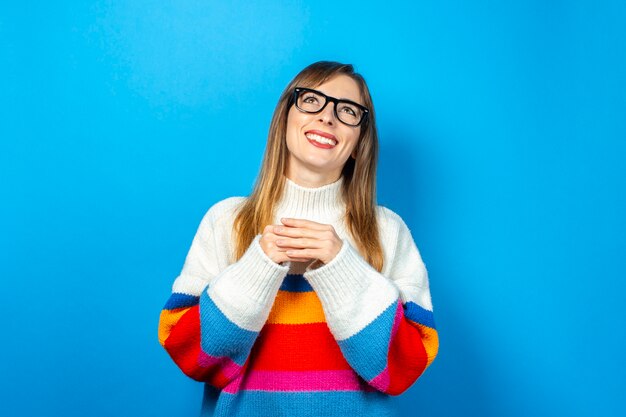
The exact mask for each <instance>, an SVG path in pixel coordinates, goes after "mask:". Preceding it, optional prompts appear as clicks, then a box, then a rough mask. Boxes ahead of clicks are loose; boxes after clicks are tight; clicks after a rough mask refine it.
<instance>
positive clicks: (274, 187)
mask: <svg viewBox="0 0 626 417" xmlns="http://www.w3.org/2000/svg"><path fill="white" fill-rule="evenodd" d="M337 75H347V76H349V77H351V78H352V79H353V80H354V81H356V83H357V84H358V85H359V89H360V92H361V99H362V100H363V104H364V105H365V106H366V107H367V108H368V109H369V115H368V117H367V119H366V120H364V122H363V124H362V125H361V134H360V136H359V140H358V143H357V145H356V148H355V152H354V153H355V154H356V158H352V157H349V158H348V160H347V161H346V164H345V165H344V167H343V171H342V174H341V175H342V176H343V179H344V181H343V186H342V190H341V192H342V195H343V199H344V201H345V202H346V217H345V221H346V225H347V228H348V231H349V232H350V234H351V235H352V238H353V240H354V242H355V244H356V245H357V248H356V249H357V250H358V251H359V253H360V254H361V255H362V256H363V257H364V258H365V260H366V261H367V262H368V263H369V264H370V265H371V266H372V267H373V268H374V269H376V270H377V271H379V272H381V271H382V268H383V251H382V246H381V243H380V237H379V235H378V223H377V221H376V164H377V160H378V133H377V131H376V118H375V114H374V103H373V102H372V98H371V96H370V93H369V89H368V88H367V84H366V83H365V79H364V78H363V77H362V76H361V75H360V74H358V73H356V72H354V68H353V66H352V65H350V64H341V63H339V62H331V61H319V62H315V63H313V64H311V65H309V66H308V67H306V68H304V69H303V70H302V71H300V73H299V74H298V75H296V76H295V78H294V79H293V80H291V82H290V83H289V84H288V85H287V87H286V88H285V90H284V91H283V93H282V94H281V96H280V98H279V100H278V104H277V105H276V109H275V110H274V115H273V117H272V122H271V124H270V129H269V134H268V137H267V145H266V148H265V155H264V156H263V163H262V166H261V171H260V173H259V176H258V177H257V180H256V183H255V186H254V190H253V191H252V193H251V194H250V196H249V197H248V198H247V199H246V200H245V202H244V203H243V204H242V206H241V207H240V208H239V212H238V214H237V217H236V218H235V221H234V231H235V233H234V235H235V242H234V243H235V258H236V260H239V259H240V258H241V257H242V256H243V254H244V253H245V251H246V249H247V248H248V247H249V246H250V243H251V242H252V240H253V239H254V237H255V236H256V235H257V234H261V233H263V229H264V228H265V226H267V225H269V224H271V223H272V221H273V219H274V206H275V205H276V204H277V203H278V201H279V200H280V198H281V196H282V193H283V189H284V186H285V176H284V173H285V172H286V164H287V159H288V156H289V150H288V149H287V142H286V130H287V114H288V112H289V109H290V107H291V105H292V104H293V101H292V97H293V89H294V88H295V87H309V88H315V87H317V86H319V85H321V84H323V83H324V82H325V81H326V80H329V79H331V78H333V77H335V76H337ZM354 153H353V154H354Z"/></svg>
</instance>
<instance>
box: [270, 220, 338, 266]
mask: <svg viewBox="0 0 626 417" xmlns="http://www.w3.org/2000/svg"><path fill="white" fill-rule="evenodd" d="M281 222H282V225H268V226H265V229H264V230H263V234H262V235H261V239H260V240H259V243H260V245H261V248H262V249H263V252H265V254H266V255H267V256H268V257H269V258H270V259H271V260H272V261H274V262H276V263H278V264H279V263H282V262H287V261H292V262H308V261H310V260H316V261H315V262H314V263H313V264H312V265H314V264H316V263H318V262H321V263H323V264H327V263H328V262H330V261H331V260H333V259H334V258H335V256H336V255H337V254H338V253H339V250H340V249H341V246H342V245H343V241H342V240H341V238H340V237H339V236H338V235H337V233H336V232H335V228H334V227H333V226H331V225H329V224H322V223H317V222H314V221H311V220H305V219H292V218H282V219H281ZM317 266H318V267H319V266H321V265H317Z"/></svg>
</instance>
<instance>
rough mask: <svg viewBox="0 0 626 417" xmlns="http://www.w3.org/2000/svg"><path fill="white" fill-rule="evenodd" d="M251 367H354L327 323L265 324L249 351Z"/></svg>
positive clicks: (294, 368) (310, 368)
mask: <svg viewBox="0 0 626 417" xmlns="http://www.w3.org/2000/svg"><path fill="white" fill-rule="evenodd" d="M250 369H251V370H255V371H259V370H269V371H279V370H284V371H309V370H331V369H335V370H336V369H351V368H350V365H349V364H348V362H346V360H345V358H344V357H343V354H342V353H341V350H340V349H339V345H338V344H337V341H336V340H335V338H334V337H333V335H332V334H331V333H330V330H329V329H328V325H327V324H326V323H307V324H273V323H268V324H266V325H265V326H264V327H263V329H262V330H261V332H260V333H259V337H258V338H257V340H256V343H255V344H254V346H253V347H252V352H251V353H250Z"/></svg>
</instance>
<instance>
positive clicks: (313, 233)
mask: <svg viewBox="0 0 626 417" xmlns="http://www.w3.org/2000/svg"><path fill="white" fill-rule="evenodd" d="M319 232H320V230H312V229H308V228H305V227H289V226H274V228H273V229H272V233H274V234H275V235H276V236H277V237H279V238H280V237H282V236H286V237H299V238H311V239H319Z"/></svg>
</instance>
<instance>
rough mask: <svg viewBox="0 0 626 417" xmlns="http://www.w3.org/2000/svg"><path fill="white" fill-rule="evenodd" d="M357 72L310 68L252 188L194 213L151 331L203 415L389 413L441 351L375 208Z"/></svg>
mask: <svg viewBox="0 0 626 417" xmlns="http://www.w3.org/2000/svg"><path fill="white" fill-rule="evenodd" d="M377 153H378V138H377V132H376V123H375V118H374V106H373V103H372V99H371V97H370V94H369V90H368V88H367V85H366V84H365V80H364V79H363V77H362V76H361V75H359V74H358V73H355V72H354V70H353V67H352V66H351V65H346V64H340V63H337V62H327V61H322V62H316V63H314V64H312V65H310V66H308V67H307V68H305V69H304V70H302V71H301V72H300V73H299V74H298V75H297V76H296V77H295V78H294V79H293V80H292V81H291V82H290V83H289V85H288V86H287V88H286V89H285V91H284V92H283V93H282V95H281V97H280V99H279V101H278V105H277V107H276V110H275V112H274V116H273V118H272V123H271V126H270V131H269V137H268V142H267V148H266V151H265V156H264V159H263V165H262V168H261V172H260V175H259V177H258V179H257V182H256V185H255V188H254V190H253V192H252V194H251V195H250V196H249V197H231V198H227V199H225V200H222V201H220V202H218V203H216V204H215V205H213V206H212V207H211V208H210V209H209V210H208V212H207V213H206V215H205V216H204V217H203V219H202V221H201V223H200V226H199V228H198V231H197V233H196V235H195V237H194V239H193V242H192V244H191V249H190V250H189V254H188V255H187V258H186V260H185V264H184V266H183V269H182V271H181V273H180V275H179V276H178V277H177V278H176V280H175V281H174V284H173V288H172V295H171V296H170V298H169V300H168V301H167V303H166V305H165V307H164V308H163V310H162V312H161V317H160V323H159V340H160V343H161V344H162V345H163V347H164V348H165V349H166V351H167V352H168V353H169V354H170V356H171V357H172V359H173V360H174V362H175V363H176V364H177V365H178V366H179V367H180V368H181V370H182V371H183V372H184V373H185V374H186V375H188V376H189V377H191V378H193V379H195V380H198V381H202V382H205V391H204V401H203V403H202V413H201V414H202V415H206V416H210V415H212V416H279V415H280V416H282V415H285V416H342V417H345V416H346V415H354V416H357V415H358V416H383V415H389V413H390V410H391V409H392V408H391V403H390V402H389V401H390V399H391V396H393V395H398V394H400V393H402V392H404V391H405V390H406V389H407V388H409V386H411V385H412V384H413V382H415V380H416V379H417V378H418V377H419V376H420V375H421V374H422V373H423V371H424V370H425V369H426V367H427V366H429V365H430V363H431V362H432V361H433V359H434V358H435V356H436V354H437V350H438V338H437V331H436V330H435V325H434V322H433V315H432V304H431V298H430V291H429V285H428V275H427V271H426V268H425V266H424V263H423V261H422V258H421V256H420V253H419V251H418V249H417V247H416V245H415V242H414V241H413V239H412V236H411V232H410V231H409V229H408V227H407V225H406V224H405V223H404V221H403V220H402V219H401V218H400V216H398V215H397V214H396V213H394V212H393V211H391V210H390V209H388V208H385V207H382V206H378V205H376V198H375V180H376V175H375V170H376V161H377Z"/></svg>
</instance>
